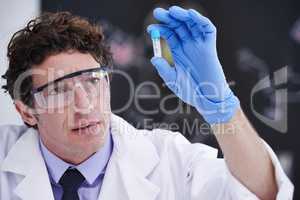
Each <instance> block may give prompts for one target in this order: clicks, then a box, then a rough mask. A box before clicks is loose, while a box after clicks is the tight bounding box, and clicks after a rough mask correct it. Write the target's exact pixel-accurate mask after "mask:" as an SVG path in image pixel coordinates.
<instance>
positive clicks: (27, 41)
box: [2, 12, 112, 107]
mask: <svg viewBox="0 0 300 200" xmlns="http://www.w3.org/2000/svg"><path fill="white" fill-rule="evenodd" d="M70 50H71V51H73V50H76V51H79V52H81V53H90V54H91V55H92V56H93V57H94V59H95V60H96V61H97V62H99V64H101V65H106V66H111V64H112V55H111V53H110V51H109V48H108V46H107V45H106V44H105V43H104V35H103V32H102V29H101V26H100V25H97V24H91V23H90V22H88V21H87V20H86V19H84V18H82V17H79V16H75V15H72V14H71V13H70V12H57V13H49V12H47V13H44V14H42V15H41V16H39V17H37V18H35V19H33V20H31V21H29V22H28V24H27V25H26V27H25V28H23V29H21V30H19V31H17V32H16V33H15V34H14V35H13V36H12V38H11V40H10V42H9V44H8V47H7V57H8V61H9V66H8V69H7V71H6V73H5V74H4V75H2V78H4V79H6V85H3V86H2V88H3V89H4V90H5V92H8V93H9V94H10V96H11V98H12V99H17V98H19V100H21V101H22V102H23V103H24V104H26V105H28V106H30V107H33V97H32V95H31V90H32V78H31V76H28V77H27V78H26V79H25V80H23V81H22V83H21V86H20V91H17V94H18V97H16V95H15V94H14V88H15V84H16V81H17V79H18V77H19V76H20V75H22V74H23V73H24V72H26V71H28V70H30V69H31V67H32V66H33V65H38V64H41V63H42V62H43V61H44V60H45V59H46V58H47V57H49V56H51V55H55V54H58V53H61V52H66V51H70Z"/></svg>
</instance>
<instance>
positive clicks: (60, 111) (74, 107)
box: [32, 52, 111, 162]
mask: <svg viewBox="0 0 300 200" xmlns="http://www.w3.org/2000/svg"><path fill="white" fill-rule="evenodd" d="M97 66H99V63H97V62H96V60H95V59H94V58H93V57H92V56H91V55H90V54H82V53H79V52H72V53H71V52H68V53H60V54H57V55H53V56H50V57H48V58H47V59H46V60H45V61H44V62H43V63H42V64H40V65H37V66H34V67H33V69H38V71H39V73H40V72H42V75H40V74H33V75H32V79H33V87H34V88H38V87H40V86H42V85H44V84H46V83H49V82H51V81H53V80H56V79H57V78H60V77H62V76H65V75H67V74H71V73H73V72H77V71H81V70H86V69H90V68H95V67H97ZM41 70H42V71H41ZM76 78H77V77H74V80H76ZM79 80H80V79H79ZM108 81H109V80H106V79H105V81H102V82H101V87H100V88H101V89H100V95H98V96H96V95H89V94H88V93H87V91H86V90H85V88H84V87H83V86H82V84H81V83H80V82H79V84H78V83H75V82H74V84H73V85H72V86H73V90H72V94H73V95H72V102H71V103H69V104H68V105H64V106H62V107H58V108H54V109H48V110H46V109H45V108H42V107H41V106H40V105H39V104H37V103H36V102H35V108H36V109H40V111H39V114H38V115H37V119H38V121H37V125H38V130H39V133H40V136H41V139H42V141H43V143H44V144H45V145H46V147H47V148H48V149H49V150H50V151H52V152H53V153H55V154H56V155H58V156H59V157H61V158H62V159H65V160H68V159H69V158H72V156H76V157H77V158H78V159H79V160H80V157H82V158H86V157H87V156H90V155H91V154H93V153H94V152H96V151H97V150H98V149H99V148H100V147H102V145H103V143H104V141H105V139H106V136H107V135H108V132H109V131H108V130H109V121H110V114H111V109H110V92H109V83H108ZM71 83H72V82H71ZM75 85H76V86H75ZM46 90H47V89H46ZM73 162H74V161H73Z"/></svg>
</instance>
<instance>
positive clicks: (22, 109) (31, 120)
mask: <svg viewBox="0 0 300 200" xmlns="http://www.w3.org/2000/svg"><path fill="white" fill-rule="evenodd" d="M14 104H15V108H16V110H17V111H18V112H19V114H20V115H21V117H22V119H23V121H24V122H26V123H27V124H29V125H31V126H34V125H36V124H37V118H36V116H35V115H34V114H33V110H32V109H31V108H29V106H27V105H25V104H24V103H23V102H22V101H20V100H15V101H14Z"/></svg>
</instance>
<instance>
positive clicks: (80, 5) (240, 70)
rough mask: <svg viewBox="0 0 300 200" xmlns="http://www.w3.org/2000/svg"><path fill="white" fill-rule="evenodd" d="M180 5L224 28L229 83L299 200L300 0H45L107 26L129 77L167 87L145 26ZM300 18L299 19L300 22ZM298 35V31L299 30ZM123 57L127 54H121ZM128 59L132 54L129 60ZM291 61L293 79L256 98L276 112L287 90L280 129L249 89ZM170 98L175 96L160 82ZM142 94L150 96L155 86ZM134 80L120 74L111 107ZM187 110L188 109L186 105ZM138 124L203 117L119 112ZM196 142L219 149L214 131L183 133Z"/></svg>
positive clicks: (221, 44)
mask: <svg viewBox="0 0 300 200" xmlns="http://www.w3.org/2000/svg"><path fill="white" fill-rule="evenodd" d="M158 5H159V6H162V7H168V6H170V5H181V6H184V7H185V8H195V9H196V10H198V11H200V12H201V13H202V14H204V15H206V16H208V17H209V18H210V19H211V20H212V21H213V23H214V24H215V25H216V27H217V29H218V53H219V57H220V60H221V63H222V65H223V68H224V71H225V74H226V77H227V79H228V81H231V82H232V83H233V85H232V89H233V90H234V92H235V93H236V94H237V96H238V97H239V98H240V100H241V104H242V107H243V109H244V111H245V113H246V115H247V116H248V118H249V120H250V121H251V122H252V124H253V126H254V127H255V128H256V130H257V131H258V133H259V134H260V135H261V137H262V138H264V139H265V140H266V141H267V142H268V143H269V144H270V145H271V146H272V148H273V149H274V150H275V151H276V153H277V155H278V156H279V158H280V161H282V162H283V166H284V169H285V171H286V172H287V174H288V175H289V177H290V178H291V180H292V182H293V183H294V185H295V198H294V199H300V190H298V188H297V186H299V184H300V178H299V176H300V174H299V171H300V160H299V157H298V156H297V154H298V153H299V147H298V146H299V145H300V142H299V138H300V136H299V134H300V132H299V129H298V124H297V122H300V121H299V114H300V112H299V111H300V106H299V104H300V101H299V99H300V94H299V93H300V91H299V85H300V23H298V32H297V31H296V33H295V31H294V32H293V31H292V30H294V29H295V23H296V21H297V20H300V2H299V1H297V0H294V1H292V0H285V1H283V0H272V1H271V0H226V1H221V0H202V1H150V0H145V1H140V0H122V1H117V0H109V1H96V0H89V1H66V0H65V1H61V0H43V1H42V11H52V12H55V11H66V10H67V11H71V12H72V13H73V14H77V15H80V16H84V17H87V18H89V19H90V20H91V21H92V22H100V23H101V24H102V25H103V26H104V30H105V33H106V37H107V41H108V43H110V44H114V48H112V52H113V53H114V54H115V53H116V54H120V55H119V56H116V57H115V60H116V61H115V65H114V67H115V68H117V69H121V70H123V71H125V72H127V73H129V74H130V76H131V77H132V79H133V80H134V82H135V84H139V83H141V82H143V81H145V80H152V81H155V82H157V83H159V84H160V85H162V83H161V80H160V79H159V77H158V76H157V74H156V72H155V70H154V69H153V67H152V66H151V64H150V62H149V59H150V58H151V56H152V46H151V43H150V42H149V38H148V36H147V34H146V33H145V27H146V25H148V24H149V23H151V22H152V21H153V19H152V18H151V13H152V10H153V8H154V7H156V6H158ZM298 22H299V21H298ZM292 33H295V34H296V36H295V35H293V34H292ZM122 56H123V57H122ZM124 57H125V58H127V59H125V60H124ZM284 66H288V83H286V84H283V85H281V86H279V87H278V86H274V85H272V86H271V87H270V88H269V89H266V91H262V92H261V93H259V94H257V96H256V97H255V98H254V105H255V108H256V110H258V111H259V112H260V113H263V114H264V115H267V116H272V111H274V98H275V96H274V94H275V90H276V89H280V88H288V97H289V98H288V132H287V133H285V134H283V133H280V132H278V131H276V130H274V129H272V128H270V127H268V126H266V125H265V124H264V123H262V122H261V121H260V120H259V119H257V118H256V117H255V116H254V114H253V112H252V111H251V109H250V92H251V89H252V88H253V87H254V85H255V84H256V83H257V82H258V81H259V80H260V79H262V78H263V77H265V76H267V75H270V76H271V78H272V74H273V72H275V71H276V70H278V69H281V68H282V67H284ZM161 91H162V93H163V94H164V95H167V94H169V93H170V91H169V90H168V89H166V88H165V87H161ZM144 92H146V93H147V92H148V93H150V94H151V88H148V90H147V88H146V89H145V91H144ZM128 95H129V92H128V84H126V81H125V80H124V78H122V77H120V76H114V77H113V81H112V107H113V108H115V109H117V108H120V107H121V106H122V105H124V103H125V102H126V100H127V99H128ZM178 103H180V102H179V101H178V100H177V99H176V98H174V99H171V100H170V101H169V102H168V106H169V107H170V108H172V107H174V106H176V105H178ZM140 104H141V105H142V107H143V108H145V109H151V108H155V107H157V106H158V105H159V100H153V99H149V100H147V99H145V100H141V102H140ZM185 108H187V107H185ZM119 115H121V116H122V117H124V118H125V119H127V120H128V121H129V122H131V123H132V124H134V125H135V126H137V127H139V128H143V126H142V125H141V123H142V122H143V120H144V119H148V118H151V119H153V122H166V123H171V122H177V123H178V124H179V125H180V127H179V129H178V131H182V126H183V124H182V119H188V120H189V121H190V122H191V123H192V121H193V120H194V119H197V120H200V121H202V119H201V117H200V116H199V115H198V114H197V113H196V112H195V111H193V112H192V113H191V114H186V113H178V114H174V115H165V114H164V113H162V112H160V113H158V114H153V115H145V114H143V113H141V112H139V111H138V109H137V108H136V107H135V106H134V105H133V104H132V105H131V106H130V108H129V109H127V110H125V111H123V112H121V113H119ZM183 134H184V135H185V136H186V137H187V138H188V139H189V140H190V141H191V142H204V143H206V144H209V145H213V146H215V147H217V143H216V141H215V139H214V137H213V136H212V135H211V134H199V133H193V134H185V133H183Z"/></svg>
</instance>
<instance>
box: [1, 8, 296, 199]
mask: <svg viewBox="0 0 300 200" xmlns="http://www.w3.org/2000/svg"><path fill="white" fill-rule="evenodd" d="M154 17H155V18H156V19H157V20H158V21H159V22H161V23H160V24H155V25H150V26H149V27H148V32H149V33H151V32H152V31H153V30H158V31H159V32H160V34H161V36H162V37H163V38H164V39H165V40H166V41H167V43H168V45H169V47H170V50H171V52H172V56H173V60H174V66H172V67H171V66H169V64H168V63H167V62H166V60H164V59H163V58H160V57H154V58H152V59H151V62H152V63H153V65H154V66H155V67H156V69H157V71H158V73H159V75H160V76H161V77H162V79H163V80H164V81H165V83H166V85H167V86H168V87H169V88H170V89H171V90H172V91H173V92H174V93H175V94H176V95H177V96H178V97H179V98H180V99H182V100H183V101H185V102H186V103H188V104H190V105H192V106H194V107H195V108H196V109H197V110H198V111H199V113H200V114H201V115H202V116H203V117H204V119H205V120H206V121H207V122H208V123H210V124H211V126H212V128H213V130H214V133H215V135H216V138H217V140H218V142H219V144H220V147H221V149H222V151H223V153H224V155H225V158H226V159H225V160H223V159H217V158H216V154H217V152H216V150H215V149H212V148H211V147H208V146H206V145H203V144H190V143H189V142H188V141H187V140H186V139H184V138H183V136H182V135H181V134H179V133H172V132H169V131H166V130H158V129H157V130H152V131H147V130H137V129H135V128H134V127H132V126H131V125H129V124H128V123H127V122H126V121H124V120H123V119H121V118H120V117H118V116H116V115H114V114H112V113H111V110H110V91H109V81H110V79H109V73H110V71H111V70H110V68H109V66H110V63H111V56H110V53H109V51H108V50H107V47H106V46H105V45H104V43H103V35H102V33H101V30H99V27H96V26H93V25H91V24H89V23H88V22H87V21H85V20H84V19H81V18H79V17H76V16H72V15H71V14H69V13H65V12H62V13H55V14H45V15H42V16H41V17H39V18H37V19H35V20H32V21H31V22H29V24H28V25H27V26H26V27H25V28H24V29H22V30H20V31H19V32H17V33H16V34H15V35H14V36H13V38H12V40H11V41H10V43H9V45H8V58H9V68H8V70H7V72H6V74H5V75H4V78H6V79H7V84H6V85H5V86H4V88H5V89H6V90H8V92H9V94H10V95H11V97H12V99H13V100H14V104H15V107H16V109H17V111H18V112H19V113H20V115H21V117H22V119H23V120H24V122H25V123H26V125H27V126H28V127H25V126H21V127H19V126H4V127H2V128H1V134H0V137H1V138H0V142H1V145H0V148H1V149H0V152H1V154H0V163H1V171H0V181H1V185H0V198H1V199H23V200H34V199H49V200H54V199H55V200H58V199H63V200H67V199H110V200H117V199H118V200H119V199H122V200H123V199H136V200H140V199H148V200H154V199H184V200H187V199H191V200H194V199H205V200H209V199H211V200H215V199H222V200H226V199H228V200H229V199H238V200H241V199H243V200H244V199H263V200H271V199H277V200H278V199H282V200H283V199H284V200H288V199H292V195H293V185H292V184H291V183H290V181H289V179H288V178H287V177H286V175H285V174H284V172H283V170H282V168H281V166H280V164H279V162H278V160H277V158H276V156H275V154H274V153H273V151H272V150H271V148H270V147H269V146H268V145H267V144H266V143H265V142H264V141H262V139H261V138H260V137H259V136H258V135H257V134H256V132H255V130H254V129H253V128H252V127H251V125H250V124H249V122H248V121H247V119H246V117H245V116H244V114H243V112H242V110H241V108H240V106H239V101H238V98H237V97H236V96H235V95H234V94H233V93H232V91H231V90H230V88H229V87H228V85H227V83H226V80H225V77H224V74H223V71H222V67H221V64H220V62H219V60H218V57H217V51H216V29H215V27H214V25H213V24H212V23H211V22H210V21H209V19H207V18H205V17H204V16H202V15H200V14H199V13H197V12H196V11H195V10H185V9H182V8H180V7H176V6H173V7H171V8H169V9H168V10H165V9H162V8H157V9H155V10H154Z"/></svg>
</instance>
